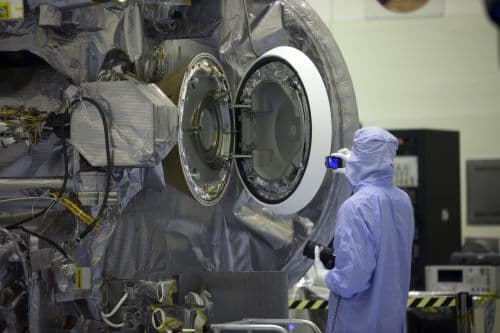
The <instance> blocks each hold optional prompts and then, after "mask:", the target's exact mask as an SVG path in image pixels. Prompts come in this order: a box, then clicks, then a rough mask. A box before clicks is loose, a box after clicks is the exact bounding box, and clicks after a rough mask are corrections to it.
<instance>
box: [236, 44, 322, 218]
mask: <svg viewBox="0 0 500 333" xmlns="http://www.w3.org/2000/svg"><path fill="white" fill-rule="evenodd" d="M235 100H236V108H235V119H237V123H236V132H237V133H240V135H239V136H238V137H237V144H236V155H237V156H241V158H239V159H238V160H237V162H236V166H237V169H238V174H239V176H240V179H241V180H242V182H243V184H244V185H245V187H246V188H247V190H248V191H249V193H250V194H251V195H252V196H253V197H254V199H256V200H257V201H258V202H260V203H261V204H262V205H264V206H266V207H267V208H268V209H269V210H271V211H273V212H275V213H278V214H285V215H286V214H292V213H295V212H297V211H299V210H301V209H302V208H304V207H305V206H306V205H307V204H308V203H309V202H310V201H311V200H312V199H313V198H314V196H315V195H316V193H317V191H318V190H319V188H320V186H321V184H322V182H323V179H324V176H325V173H326V170H325V167H324V159H325V156H327V155H329V154H330V151H331V141H332V119H331V114H330V102H329V99H328V94H327V91H326V87H325V85H324V83H323V79H322V77H321V75H320V73H319V71H318V70H317V68H316V66H315V65H314V63H313V62H312V61H311V60H310V59H309V58H308V57H307V56H306V55H305V54H304V53H302V52H301V51H299V50H297V49H295V48H292V47H285V46H284V47H277V48H275V49H272V50H270V51H268V52H267V53H265V54H264V55H263V56H261V57H260V58H259V59H257V61H256V62H255V63H254V64H253V65H252V66H251V67H250V70H249V71H248V73H247V75H246V76H245V78H244V79H243V81H242V82H241V84H240V86H239V88H238V91H237V94H236V99H235Z"/></svg>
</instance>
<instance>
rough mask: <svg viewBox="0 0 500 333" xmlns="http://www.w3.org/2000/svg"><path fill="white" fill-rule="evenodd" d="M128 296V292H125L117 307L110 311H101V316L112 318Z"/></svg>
mask: <svg viewBox="0 0 500 333" xmlns="http://www.w3.org/2000/svg"><path fill="white" fill-rule="evenodd" d="M127 298H128V293H125V294H124V295H123V296H122V298H120V300H119V301H118V303H116V305H115V307H114V308H113V309H112V310H111V311H110V312H108V313H104V312H101V316H102V317H105V318H111V317H113V316H114V315H115V313H116V311H118V309H120V307H121V306H122V305H123V302H125V301H126V300H127Z"/></svg>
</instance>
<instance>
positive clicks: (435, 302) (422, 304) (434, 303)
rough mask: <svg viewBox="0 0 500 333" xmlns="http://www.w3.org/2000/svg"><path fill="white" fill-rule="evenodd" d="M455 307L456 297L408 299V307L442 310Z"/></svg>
mask: <svg viewBox="0 0 500 333" xmlns="http://www.w3.org/2000/svg"><path fill="white" fill-rule="evenodd" d="M453 306H455V297H454V296H438V297H432V296H425V297H408V301H407V302H406V307H407V308H408V309H413V308H440V307H453Z"/></svg>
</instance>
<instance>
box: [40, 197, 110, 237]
mask: <svg viewBox="0 0 500 333" xmlns="http://www.w3.org/2000/svg"><path fill="white" fill-rule="evenodd" d="M50 195H51V196H52V197H54V198H56V199H57V198H58V193H57V192H51V193H50ZM60 202H61V204H63V206H64V207H66V208H67V209H68V210H69V211H70V212H71V213H72V214H73V215H74V216H76V217H77V218H79V219H80V220H81V221H83V222H84V223H85V224H87V225H90V224H92V222H94V218H93V217H92V216H90V215H89V214H87V213H86V212H85V211H84V210H83V209H81V208H80V207H78V205H77V204H75V203H74V202H73V201H71V200H69V199H68V198H65V197H63V198H61V199H60ZM100 228H101V225H100V224H99V223H96V225H95V227H94V229H95V230H99V229H100Z"/></svg>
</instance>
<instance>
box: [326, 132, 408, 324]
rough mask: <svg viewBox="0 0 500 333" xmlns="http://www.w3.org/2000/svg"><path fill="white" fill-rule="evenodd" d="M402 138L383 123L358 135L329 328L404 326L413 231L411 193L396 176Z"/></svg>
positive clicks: (341, 220) (331, 279) (339, 230)
mask: <svg viewBox="0 0 500 333" xmlns="http://www.w3.org/2000/svg"><path fill="white" fill-rule="evenodd" d="M397 146H398V142H397V140H396V138H395V137H394V136H392V135H391V134H390V133H389V132H387V131H385V130H383V129H380V128H374V127H372V128H363V129H360V130H358V131H357V132H356V133H355V135H354V142H353V147H352V155H351V157H350V158H349V161H348V164H347V167H346V169H345V175H346V176H347V178H348V179H349V182H350V183H351V185H352V188H353V192H354V194H353V195H352V196H351V197H350V198H349V199H348V200H347V201H346V202H344V204H343V205H342V206H341V207H340V209H339V212H338V215H337V222H336V227H335V239H334V248H335V252H336V255H337V258H336V263H335V268H334V269H332V270H331V271H329V272H328V273H327V274H326V279H325V280H326V285H327V286H328V288H329V289H330V290H331V293H330V300H329V317H328V326H327V332H329V333H333V332H335V333H345V332H353V333H354V332H359V333H370V332H380V333H393V332H405V331H406V324H405V313H406V301H407V297H408V289H409V283H410V268H411V249H412V242H413V233H414V218H413V209H412V205H411V202H410V199H409V197H408V195H407V194H406V193H405V192H403V191H401V190H400V189H398V188H397V187H395V186H394V185H393V182H392V178H393V173H394V168H393V160H394V157H395V155H396V149H397Z"/></svg>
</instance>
